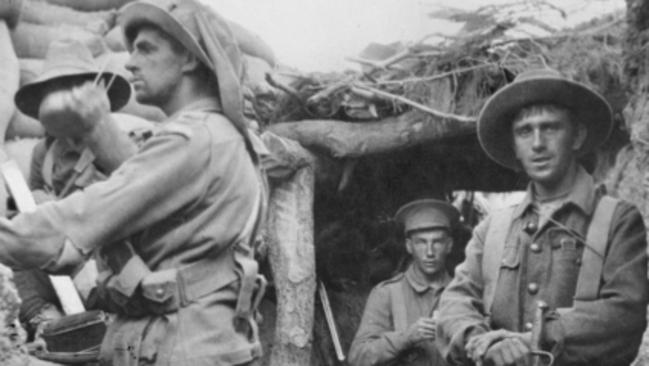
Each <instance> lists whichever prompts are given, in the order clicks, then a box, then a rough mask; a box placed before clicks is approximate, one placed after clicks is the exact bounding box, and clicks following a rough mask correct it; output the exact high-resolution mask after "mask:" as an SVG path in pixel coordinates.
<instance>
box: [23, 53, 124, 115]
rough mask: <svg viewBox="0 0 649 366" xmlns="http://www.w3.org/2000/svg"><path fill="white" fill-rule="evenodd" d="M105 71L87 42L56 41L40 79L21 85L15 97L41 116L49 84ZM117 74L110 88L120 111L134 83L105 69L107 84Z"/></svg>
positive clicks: (112, 105) (25, 108)
mask: <svg viewBox="0 0 649 366" xmlns="http://www.w3.org/2000/svg"><path fill="white" fill-rule="evenodd" d="M101 71H102V70H101V69H100V67H98V66H97V63H96V62H95V60H94V59H93V57H92V53H91V52H90V50H89V49H88V47H86V46H85V45H84V44H83V43H81V42H79V41H75V40H61V41H54V42H52V43H51V44H50V47H49V48H48V50H47V54H46V56H45V60H44V61H43V71H42V72H41V73H40V75H39V76H38V77H37V78H36V79H34V80H32V81H30V82H29V83H27V84H25V85H23V86H22V87H21V88H20V89H18V91H17V92H16V95H15V96H14V101H15V103H16V106H17V107H18V109H19V110H20V111H21V112H23V113H24V114H26V115H28V116H30V117H33V118H36V119H38V110H39V107H40V105H41V102H42V101H43V98H44V97H45V95H44V93H45V92H46V88H45V87H46V86H47V85H50V84H55V83H61V82H64V81H66V80H79V81H80V82H82V81H85V80H88V81H92V80H94V79H95V78H96V77H97V75H98V74H99V72H101ZM113 77H115V79H114V80H113V83H112V84H111V85H110V88H109V89H108V99H109V100H110V109H111V110H112V111H117V110H119V109H121V108H122V107H123V106H124V105H125V104H126V103H128V101H129V99H130V97H131V86H130V85H129V84H128V81H126V79H124V77H122V76H120V75H118V74H114V73H112V72H108V71H103V72H102V75H101V78H102V79H103V80H104V82H105V85H108V83H109V81H110V80H111V79H112V78H113Z"/></svg>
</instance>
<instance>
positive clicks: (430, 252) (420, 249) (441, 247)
mask: <svg viewBox="0 0 649 366" xmlns="http://www.w3.org/2000/svg"><path fill="white" fill-rule="evenodd" d="M452 246H453V239H452V238H451V236H450V235H449V233H448V231H446V230H444V229H434V230H427V231H419V232H414V233H412V234H410V236H409V237H408V238H407V239H406V250H407V251H408V253H410V255H411V256H412V260H413V265H414V269H415V270H416V271H418V272H420V273H421V274H422V275H424V276H426V277H432V276H436V275H439V274H440V273H442V271H445V270H446V257H447V256H448V254H449V253H450V252H451V247H452Z"/></svg>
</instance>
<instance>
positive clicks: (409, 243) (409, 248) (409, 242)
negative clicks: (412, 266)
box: [406, 236, 413, 254]
mask: <svg viewBox="0 0 649 366" xmlns="http://www.w3.org/2000/svg"><path fill="white" fill-rule="evenodd" d="M406 251H407V252H408V254H412V253H413V249H412V239H410V236H406Z"/></svg>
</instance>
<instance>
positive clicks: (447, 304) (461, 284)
mask: <svg viewBox="0 0 649 366" xmlns="http://www.w3.org/2000/svg"><path fill="white" fill-rule="evenodd" d="M489 221H490V220H489V218H486V219H485V220H483V221H482V222H481V223H480V224H479V225H478V226H477V227H476V228H475V229H474V231H473V237H472V238H471V240H470V241H469V243H468V244H467V247H466V250H465V253H466V259H465V260H464V262H462V263H461V264H460V265H458V266H457V268H456V269H455V276H454V278H453V280H452V281H451V283H450V284H449V285H448V286H447V287H446V289H445V290H444V292H443V293H442V296H441V299H440V303H439V318H438V323H437V324H438V325H437V347H438V349H439V350H440V352H441V353H442V355H443V356H444V358H445V359H446V360H447V362H449V364H451V365H461V364H464V363H465V361H466V352H465V350H464V345H465V344H466V341H467V340H468V338H469V337H470V336H471V335H473V334H480V333H483V332H486V331H487V330H489V324H488V321H487V317H486V315H485V311H484V306H483V302H482V298H483V288H484V281H483V277H482V256H483V249H484V238H485V235H486V232H487V228H488V227H489Z"/></svg>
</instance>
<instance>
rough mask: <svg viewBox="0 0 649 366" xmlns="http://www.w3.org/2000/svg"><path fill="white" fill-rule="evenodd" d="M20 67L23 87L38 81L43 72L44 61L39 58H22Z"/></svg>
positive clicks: (19, 61)
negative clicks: (35, 80)
mask: <svg viewBox="0 0 649 366" xmlns="http://www.w3.org/2000/svg"><path fill="white" fill-rule="evenodd" d="M18 63H19V65H20V86H23V85H25V84H27V83H29V82H31V81H32V80H34V79H36V78H37V77H38V75H40V74H41V72H42V71H43V60H42V59H39V58H21V59H19V60H18Z"/></svg>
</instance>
